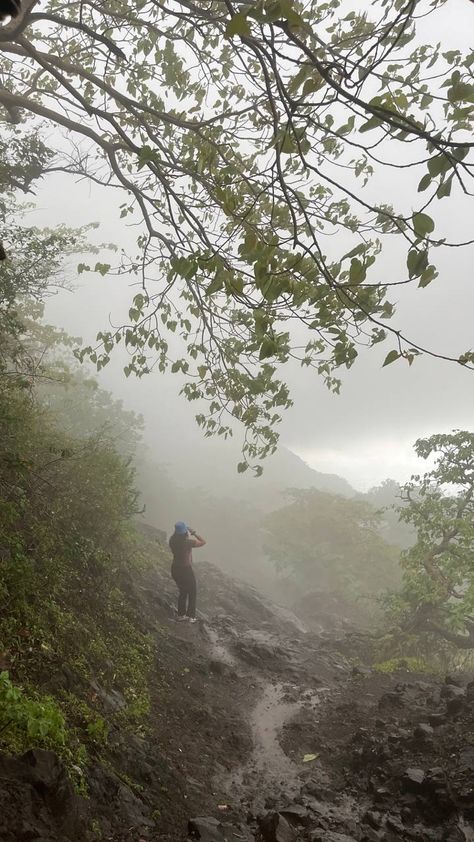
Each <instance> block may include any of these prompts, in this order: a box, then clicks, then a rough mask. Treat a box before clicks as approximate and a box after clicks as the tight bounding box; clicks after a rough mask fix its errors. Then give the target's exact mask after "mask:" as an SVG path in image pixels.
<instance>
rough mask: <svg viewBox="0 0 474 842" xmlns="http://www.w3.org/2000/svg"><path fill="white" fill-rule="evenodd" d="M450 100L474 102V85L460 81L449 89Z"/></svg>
mask: <svg viewBox="0 0 474 842" xmlns="http://www.w3.org/2000/svg"><path fill="white" fill-rule="evenodd" d="M448 99H449V101H450V102H474V85H470V84H469V83H468V82H458V83H457V84H455V85H453V87H452V88H450V89H449V91H448Z"/></svg>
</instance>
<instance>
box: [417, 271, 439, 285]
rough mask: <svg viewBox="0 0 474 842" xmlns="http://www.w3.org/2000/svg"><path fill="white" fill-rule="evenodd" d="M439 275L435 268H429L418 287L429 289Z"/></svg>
mask: <svg viewBox="0 0 474 842" xmlns="http://www.w3.org/2000/svg"><path fill="white" fill-rule="evenodd" d="M437 274H438V273H437V272H436V269H435V267H434V266H428V268H427V269H425V271H424V272H423V274H422V275H421V278H420V282H419V284H418V286H419V287H427V286H428V284H430V283H431V281H433V280H434V279H435V278H436V276H437Z"/></svg>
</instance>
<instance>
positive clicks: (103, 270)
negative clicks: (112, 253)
mask: <svg viewBox="0 0 474 842" xmlns="http://www.w3.org/2000/svg"><path fill="white" fill-rule="evenodd" d="M109 270H110V263H96V264H95V266H94V272H99V273H100V274H101V275H102V276H104V275H106V274H107V272H108V271H109Z"/></svg>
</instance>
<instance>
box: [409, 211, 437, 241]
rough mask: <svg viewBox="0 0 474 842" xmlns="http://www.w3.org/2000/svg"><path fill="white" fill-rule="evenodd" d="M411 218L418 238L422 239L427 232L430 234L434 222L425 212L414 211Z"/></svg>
mask: <svg viewBox="0 0 474 842" xmlns="http://www.w3.org/2000/svg"><path fill="white" fill-rule="evenodd" d="M411 219H412V222H413V229H414V231H415V234H416V236H417V237H419V238H420V240H423V239H424V238H425V237H426V235H427V234H431V232H432V231H434V227H435V226H434V222H433V220H432V219H431V216H428V214H427V213H414V214H413V215H412V218H411Z"/></svg>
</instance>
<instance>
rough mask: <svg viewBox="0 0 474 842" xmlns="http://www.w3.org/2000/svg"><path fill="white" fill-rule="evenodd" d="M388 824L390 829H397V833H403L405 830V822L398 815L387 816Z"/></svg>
mask: <svg viewBox="0 0 474 842" xmlns="http://www.w3.org/2000/svg"><path fill="white" fill-rule="evenodd" d="M386 824H387V827H388V828H389V829H390V830H393V831H395V833H403V832H404V830H405V827H404V825H403V822H401V821H400V819H399V818H398V816H387V820H386Z"/></svg>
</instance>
